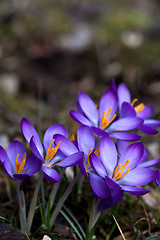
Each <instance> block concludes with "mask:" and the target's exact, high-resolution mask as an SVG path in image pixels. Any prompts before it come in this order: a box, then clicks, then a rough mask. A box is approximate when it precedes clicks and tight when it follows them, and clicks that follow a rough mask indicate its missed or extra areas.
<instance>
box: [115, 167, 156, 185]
mask: <svg viewBox="0 0 160 240" xmlns="http://www.w3.org/2000/svg"><path fill="white" fill-rule="evenodd" d="M154 178H155V171H153V170H151V169H148V168H135V169H132V170H130V171H129V173H128V174H127V175H125V176H124V177H122V178H121V179H119V180H118V181H117V183H118V184H121V185H129V186H142V185H145V184H148V183H150V182H151V181H153V179H154Z"/></svg>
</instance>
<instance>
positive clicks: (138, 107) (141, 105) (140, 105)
mask: <svg viewBox="0 0 160 240" xmlns="http://www.w3.org/2000/svg"><path fill="white" fill-rule="evenodd" d="M143 109H144V104H143V103H141V104H139V105H137V106H136V107H135V108H134V110H135V111H136V113H139V112H141V111H142V110H143Z"/></svg>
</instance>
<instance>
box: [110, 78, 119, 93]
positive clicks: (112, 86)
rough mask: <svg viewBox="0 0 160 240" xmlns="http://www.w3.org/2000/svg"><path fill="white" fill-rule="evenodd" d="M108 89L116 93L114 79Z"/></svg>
mask: <svg viewBox="0 0 160 240" xmlns="http://www.w3.org/2000/svg"><path fill="white" fill-rule="evenodd" d="M110 88H111V89H113V90H114V91H115V92H116V91H117V89H116V85H115V82H114V79H113V78H112V80H111V82H110Z"/></svg>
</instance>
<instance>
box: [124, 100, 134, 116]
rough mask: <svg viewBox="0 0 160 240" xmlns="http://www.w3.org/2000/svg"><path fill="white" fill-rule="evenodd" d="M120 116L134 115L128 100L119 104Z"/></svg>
mask: <svg viewBox="0 0 160 240" xmlns="http://www.w3.org/2000/svg"><path fill="white" fill-rule="evenodd" d="M120 112H121V117H136V115H137V114H136V111H135V110H134V108H133V107H132V106H131V104H130V103H128V102H123V103H122V105H121V111H120Z"/></svg>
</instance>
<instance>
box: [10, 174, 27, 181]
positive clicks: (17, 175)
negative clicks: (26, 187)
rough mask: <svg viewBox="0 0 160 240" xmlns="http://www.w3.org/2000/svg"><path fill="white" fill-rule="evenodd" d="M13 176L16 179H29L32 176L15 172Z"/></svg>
mask: <svg viewBox="0 0 160 240" xmlns="http://www.w3.org/2000/svg"><path fill="white" fill-rule="evenodd" d="M13 177H14V179H15V180H27V179H28V178H30V175H28V174H13Z"/></svg>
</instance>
